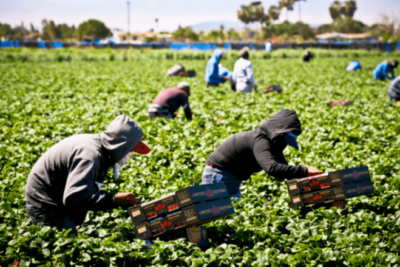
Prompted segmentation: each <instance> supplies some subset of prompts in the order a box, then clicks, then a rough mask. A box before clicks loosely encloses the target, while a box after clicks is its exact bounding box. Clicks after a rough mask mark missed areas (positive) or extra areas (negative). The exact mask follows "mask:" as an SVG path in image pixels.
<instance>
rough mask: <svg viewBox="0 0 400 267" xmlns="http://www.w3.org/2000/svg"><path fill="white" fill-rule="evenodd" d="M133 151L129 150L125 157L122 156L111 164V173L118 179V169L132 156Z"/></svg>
mask: <svg viewBox="0 0 400 267" xmlns="http://www.w3.org/2000/svg"><path fill="white" fill-rule="evenodd" d="M132 154H133V151H131V152H129V153H128V154H127V155H126V156H125V157H123V158H122V159H121V160H120V161H118V162H117V163H115V164H114V166H113V173H114V176H115V178H117V179H118V176H119V169H121V168H122V167H123V166H124V165H125V164H126V163H127V162H128V159H129V158H130V157H131V156H132Z"/></svg>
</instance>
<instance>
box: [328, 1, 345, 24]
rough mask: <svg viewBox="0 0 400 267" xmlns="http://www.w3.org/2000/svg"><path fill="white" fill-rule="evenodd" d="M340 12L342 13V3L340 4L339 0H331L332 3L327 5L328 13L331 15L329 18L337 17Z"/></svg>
mask: <svg viewBox="0 0 400 267" xmlns="http://www.w3.org/2000/svg"><path fill="white" fill-rule="evenodd" d="M341 13H342V5H341V4H340V2H339V1H335V2H333V3H332V5H331V6H330V7H329V14H330V15H331V18H332V19H333V20H335V19H337V18H338V17H340V14H341Z"/></svg>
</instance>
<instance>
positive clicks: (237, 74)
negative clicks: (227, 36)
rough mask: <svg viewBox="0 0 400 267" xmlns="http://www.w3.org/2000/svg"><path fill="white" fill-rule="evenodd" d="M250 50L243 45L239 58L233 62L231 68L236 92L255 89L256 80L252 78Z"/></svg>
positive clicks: (246, 91)
mask: <svg viewBox="0 0 400 267" xmlns="http://www.w3.org/2000/svg"><path fill="white" fill-rule="evenodd" d="M249 53H250V50H249V48H248V47H244V48H243V49H242V50H240V59H238V60H237V61H236V63H235V67H234V69H233V77H234V78H233V80H234V81H235V88H236V91H238V92H245V93H251V92H252V90H254V91H257V84H256V80H255V79H254V72H253V66H252V65H251V62H250V60H249V57H250V55H249Z"/></svg>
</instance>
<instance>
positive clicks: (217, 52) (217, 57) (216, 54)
mask: <svg viewBox="0 0 400 267" xmlns="http://www.w3.org/2000/svg"><path fill="white" fill-rule="evenodd" d="M223 54H224V52H222V50H221V49H215V50H214V52H213V55H212V57H213V58H215V60H217V61H218V62H219V61H220V59H221V57H222V55H223Z"/></svg>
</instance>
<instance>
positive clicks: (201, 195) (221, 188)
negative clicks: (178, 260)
mask: <svg viewBox="0 0 400 267" xmlns="http://www.w3.org/2000/svg"><path fill="white" fill-rule="evenodd" d="M226 197H229V194H228V191H227V190H226V186H225V184H224V183H216V184H204V185H198V184H194V185H193V186H189V187H186V188H183V189H181V190H178V191H177V192H175V193H171V194H168V195H165V196H163V197H161V198H160V199H155V200H152V201H149V202H146V203H143V204H141V205H139V206H134V207H130V208H128V213H129V216H130V217H131V220H132V223H133V224H137V223H139V222H142V221H146V220H152V219H154V218H157V217H159V216H161V215H165V214H167V213H169V212H173V211H177V210H179V209H181V208H182V207H186V206H189V205H191V204H193V203H199V202H202V201H211V200H215V199H220V198H226Z"/></svg>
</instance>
